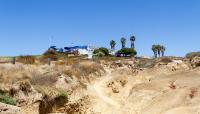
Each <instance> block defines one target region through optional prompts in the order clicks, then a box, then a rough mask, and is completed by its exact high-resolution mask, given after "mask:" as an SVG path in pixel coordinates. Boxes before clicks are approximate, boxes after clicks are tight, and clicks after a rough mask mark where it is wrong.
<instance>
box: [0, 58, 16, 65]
mask: <svg viewBox="0 0 200 114" xmlns="http://www.w3.org/2000/svg"><path fill="white" fill-rule="evenodd" d="M13 60H14V59H13V58H12V57H1V58H0V64H1V63H13Z"/></svg>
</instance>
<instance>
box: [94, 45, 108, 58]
mask: <svg viewBox="0 0 200 114" xmlns="http://www.w3.org/2000/svg"><path fill="white" fill-rule="evenodd" d="M94 54H96V55H97V56H99V57H102V56H109V51H108V49H107V48H104V47H101V48H99V49H95V50H94Z"/></svg>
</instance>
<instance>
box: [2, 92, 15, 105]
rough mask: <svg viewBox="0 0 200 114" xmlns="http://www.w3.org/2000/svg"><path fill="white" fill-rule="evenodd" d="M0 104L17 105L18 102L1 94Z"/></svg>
mask: <svg viewBox="0 0 200 114" xmlns="http://www.w3.org/2000/svg"><path fill="white" fill-rule="evenodd" d="M0 102H2V103H5V104H10V105H16V101H15V100H14V99H13V98H12V97H10V96H7V95H5V94H0Z"/></svg>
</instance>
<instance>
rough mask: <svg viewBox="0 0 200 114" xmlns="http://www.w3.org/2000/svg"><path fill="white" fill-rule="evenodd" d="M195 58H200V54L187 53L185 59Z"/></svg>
mask: <svg viewBox="0 0 200 114" xmlns="http://www.w3.org/2000/svg"><path fill="white" fill-rule="evenodd" d="M195 56H198V57H200V52H190V53H187V54H186V56H185V57H186V58H193V57H195Z"/></svg>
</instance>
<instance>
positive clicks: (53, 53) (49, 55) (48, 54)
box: [42, 50, 58, 60]
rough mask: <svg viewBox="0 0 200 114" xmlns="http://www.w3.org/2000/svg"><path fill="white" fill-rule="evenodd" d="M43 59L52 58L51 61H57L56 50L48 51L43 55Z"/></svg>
mask: <svg viewBox="0 0 200 114" xmlns="http://www.w3.org/2000/svg"><path fill="white" fill-rule="evenodd" d="M42 58H43V59H48V58H50V59H51V60H57V59H58V53H57V52H56V51H54V50H47V51H46V52H45V53H44V54H43V57H42Z"/></svg>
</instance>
